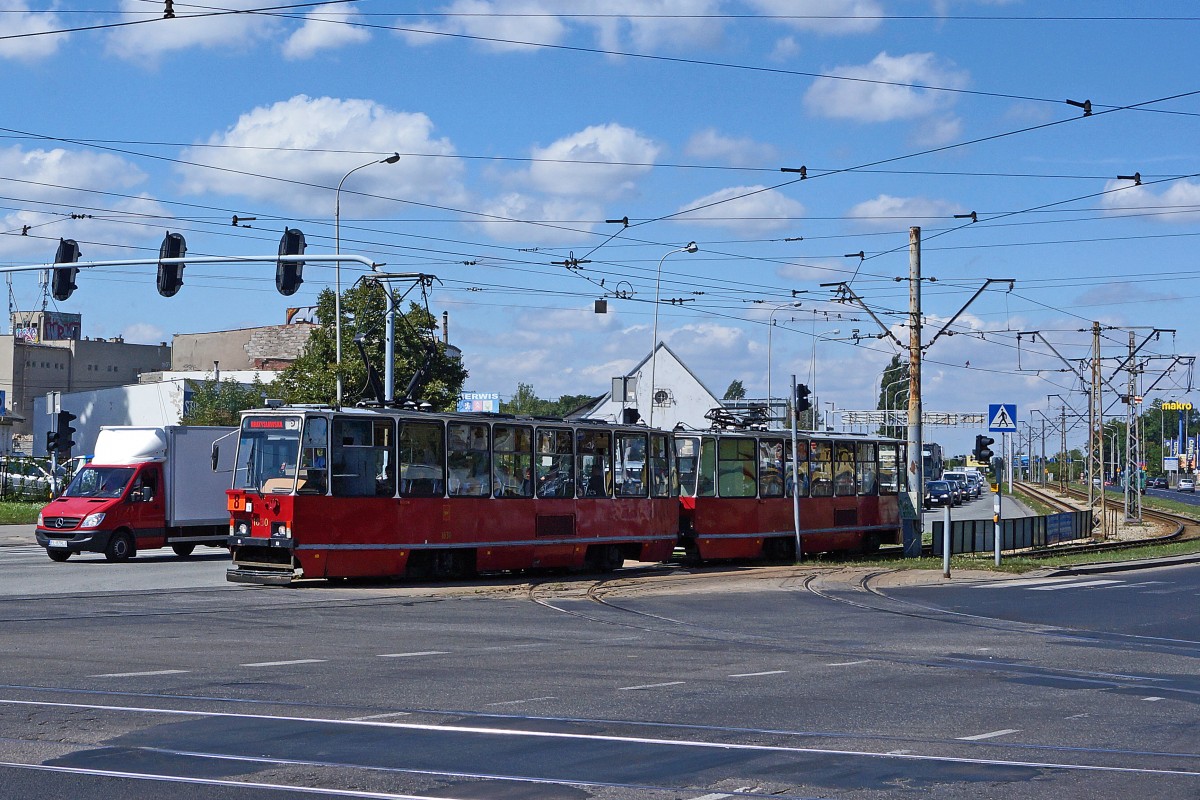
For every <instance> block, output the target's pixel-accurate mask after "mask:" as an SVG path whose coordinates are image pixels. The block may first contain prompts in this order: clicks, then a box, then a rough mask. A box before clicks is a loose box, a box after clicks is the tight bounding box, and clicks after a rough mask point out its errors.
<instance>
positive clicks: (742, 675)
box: [729, 669, 787, 678]
mask: <svg viewBox="0 0 1200 800" xmlns="http://www.w3.org/2000/svg"><path fill="white" fill-rule="evenodd" d="M786 674H787V670H786V669H771V670H767V671H766V672H739V673H738V674H737V675H730V676H729V677H730V678H757V677H758V676H759V675H786Z"/></svg>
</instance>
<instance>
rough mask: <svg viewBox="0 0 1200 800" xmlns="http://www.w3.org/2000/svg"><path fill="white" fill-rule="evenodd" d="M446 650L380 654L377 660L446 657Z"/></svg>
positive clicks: (448, 653) (447, 653)
mask: <svg viewBox="0 0 1200 800" xmlns="http://www.w3.org/2000/svg"><path fill="white" fill-rule="evenodd" d="M448 655H450V652H449V651H447V650H420V651H418V652H415V653H380V654H379V658H416V657H417V656H448Z"/></svg>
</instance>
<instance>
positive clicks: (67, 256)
mask: <svg viewBox="0 0 1200 800" xmlns="http://www.w3.org/2000/svg"><path fill="white" fill-rule="evenodd" d="M80 255H81V253H80V252H79V245H78V244H77V243H76V242H75V240H74V239H59V240H58V252H56V253H55V254H54V268H53V270H51V272H52V273H53V274H52V275H51V276H50V294H52V295H53V296H54V299H55V300H66V299H67V298H68V297H70V296H71V292H73V291H75V276H76V275H78V274H79V267H75V266H66V267H63V266H59V265H60V264H74V263H75V262H76V261H78V260H79V256H80Z"/></svg>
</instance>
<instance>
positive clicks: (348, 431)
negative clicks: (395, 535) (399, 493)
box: [332, 417, 396, 497]
mask: <svg viewBox="0 0 1200 800" xmlns="http://www.w3.org/2000/svg"><path fill="white" fill-rule="evenodd" d="M393 429H394V426H393V421H392V420H390V419H382V420H370V419H351V418H346V417H342V418H338V419H335V420H334V421H333V484H332V485H333V493H334V494H335V495H337V496H339V497H391V496H393V495H394V494H395V493H396V470H395V464H394V456H393V455H392V447H393Z"/></svg>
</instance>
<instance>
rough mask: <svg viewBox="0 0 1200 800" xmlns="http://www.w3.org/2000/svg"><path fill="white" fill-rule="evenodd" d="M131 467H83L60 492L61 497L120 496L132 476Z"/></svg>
mask: <svg viewBox="0 0 1200 800" xmlns="http://www.w3.org/2000/svg"><path fill="white" fill-rule="evenodd" d="M133 473H134V470H133V468H132V467H84V468H83V469H81V470H79V472H77V473H75V477H74V478H73V479H72V480H71V483H70V484H69V485H68V486H67V488H66V490H65V491H64V492H63V493H62V496H63V497H120V496H121V495H122V494H123V493H124V492H125V487H126V486H128V485H129V479H130V478H132V477H133Z"/></svg>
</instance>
